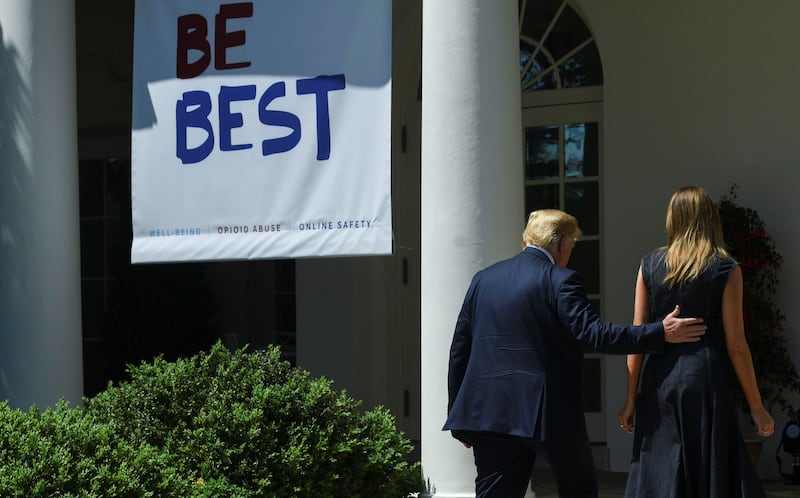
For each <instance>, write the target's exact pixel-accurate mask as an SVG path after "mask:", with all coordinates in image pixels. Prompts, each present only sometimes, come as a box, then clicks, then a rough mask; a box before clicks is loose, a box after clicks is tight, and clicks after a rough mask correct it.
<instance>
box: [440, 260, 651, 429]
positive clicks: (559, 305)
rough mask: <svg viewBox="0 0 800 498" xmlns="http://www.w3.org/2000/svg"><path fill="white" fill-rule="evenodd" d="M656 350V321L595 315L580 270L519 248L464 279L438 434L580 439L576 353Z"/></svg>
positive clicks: (581, 421) (579, 361)
mask: <svg viewBox="0 0 800 498" xmlns="http://www.w3.org/2000/svg"><path fill="white" fill-rule="evenodd" d="M663 347H664V329H663V326H662V324H661V323H655V324H646V325H643V326H633V325H617V324H612V323H608V322H602V321H600V319H599V317H598V316H597V314H596V313H595V312H594V310H593V309H592V307H591V305H590V303H589V300H588V298H587V297H586V293H585V291H584V283H583V278H582V277H581V276H580V274H578V273H577V272H575V271H574V270H570V269H569V268H563V267H560V266H558V265H555V264H553V263H552V262H551V261H550V259H549V258H548V257H547V255H545V254H544V253H543V252H542V251H541V250H539V249H536V248H533V247H528V248H526V249H525V250H524V251H522V252H521V253H520V254H518V255H516V256H514V257H512V258H510V259H507V260H504V261H500V262H498V263H495V264H493V265H491V266H489V267H488V268H486V269H483V270H481V271H479V272H478V273H477V274H476V275H475V276H474V277H473V279H472V283H471V284H470V286H469V289H468V290H467V294H466V297H465V299H464V304H463V306H462V308H461V312H460V313H459V315H458V320H457V322H456V328H455V333H454V335H453V343H452V346H451V348H450V366H449V372H448V390H449V399H448V417H447V422H446V423H445V425H444V430H451V431H453V436H455V437H457V438H459V439H464V438H463V437H461V435H462V434H463V433H462V432H461V431H489V432H495V433H501V434H509V435H513V436H521V437H526V438H534V439H538V440H541V441H545V442H547V441H556V442H566V441H567V440H569V439H570V437H569V434H576V433H579V434H580V437H583V438H584V440H585V436H583V435H584V434H585V430H586V429H585V420H584V415H583V404H582V396H581V382H582V379H581V368H582V360H583V352H584V350H590V351H597V352H602V353H618V354H623V353H642V352H650V351H660V350H662V349H663ZM576 424H580V425H576ZM580 437H579V440H580Z"/></svg>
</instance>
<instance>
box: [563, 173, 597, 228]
mask: <svg viewBox="0 0 800 498" xmlns="http://www.w3.org/2000/svg"><path fill="white" fill-rule="evenodd" d="M599 205H600V199H599V193H598V184H597V182H581V183H567V184H565V185H564V211H566V212H568V213H569V214H571V215H572V216H574V217H575V218H577V219H578V225H579V226H580V227H581V231H582V232H583V233H584V234H586V235H598V234H599V233H600V216H599V213H598V206H599Z"/></svg>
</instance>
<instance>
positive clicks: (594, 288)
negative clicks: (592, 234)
mask: <svg viewBox="0 0 800 498" xmlns="http://www.w3.org/2000/svg"><path fill="white" fill-rule="evenodd" d="M567 266H569V267H570V268H572V269H573V270H576V271H578V272H579V273H580V274H581V275H583V278H584V280H585V281H586V292H587V294H599V293H600V242H598V241H596V240H581V241H580V242H578V243H577V244H575V249H573V250H572V256H570V258H569V264H568V265H567Z"/></svg>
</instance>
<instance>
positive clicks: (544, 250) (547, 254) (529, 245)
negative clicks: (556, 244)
mask: <svg viewBox="0 0 800 498" xmlns="http://www.w3.org/2000/svg"><path fill="white" fill-rule="evenodd" d="M528 247H533V248H534V249H539V250H540V251H542V252H543V253H544V254H545V256H547V259H549V260H550V262H551V263H553V264H556V260H555V259H553V255H552V254H550V253H549V252H547V249H545V248H544V247H542V246H535V245H533V244H528Z"/></svg>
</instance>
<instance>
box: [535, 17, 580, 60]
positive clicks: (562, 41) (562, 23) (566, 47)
mask: <svg viewBox="0 0 800 498" xmlns="http://www.w3.org/2000/svg"><path fill="white" fill-rule="evenodd" d="M525 15H526V16H529V15H531V14H530V13H526V14H525ZM591 37H592V34H591V33H590V32H589V28H587V27H586V24H584V23H583V20H582V19H581V18H580V16H578V14H577V13H576V12H575V11H574V10H572V7H570V6H567V8H565V9H564V10H563V11H562V12H561V15H560V16H559V17H558V21H557V22H556V25H555V26H554V27H553V31H551V32H550V35H549V36H548V37H547V39H546V40H544V46H545V48H547V50H548V51H549V52H550V54H552V56H553V58H554V59H555V60H559V59H561V58H562V57H564V56H565V55H567V54H568V53H569V52H570V51H571V50H573V49H575V48H576V47H578V46H579V45H580V44H581V43H583V42H585V41H586V40H588V39H589V38H591Z"/></svg>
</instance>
